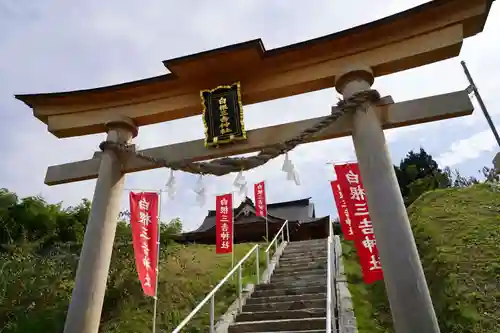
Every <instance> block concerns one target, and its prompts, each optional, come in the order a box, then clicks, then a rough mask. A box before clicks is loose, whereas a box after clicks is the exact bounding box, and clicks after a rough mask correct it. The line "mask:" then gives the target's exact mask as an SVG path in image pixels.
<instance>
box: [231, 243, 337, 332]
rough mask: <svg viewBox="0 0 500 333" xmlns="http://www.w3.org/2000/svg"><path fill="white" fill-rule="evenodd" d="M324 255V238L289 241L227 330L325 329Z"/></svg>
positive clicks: (307, 330) (316, 330) (325, 264)
mask: <svg viewBox="0 0 500 333" xmlns="http://www.w3.org/2000/svg"><path fill="white" fill-rule="evenodd" d="M327 255H328V254H327V240H326V239H321V240H311V241H301V242H291V243H289V244H288V245H287V246H286V247H285V249H284V252H283V254H282V256H281V257H280V258H279V263H278V266H277V268H276V269H275V270H274V272H273V274H272V276H271V280H270V283H269V284H260V285H258V286H257V287H256V288H255V291H254V292H253V293H252V295H251V296H250V298H249V299H248V300H247V301H246V304H245V305H244V306H243V311H242V313H240V314H239V315H238V316H237V317H236V320H235V322H234V323H233V324H231V326H229V330H228V332H229V333H243V332H282V333H285V332H289V333H292V332H297V333H298V332H303V333H306V332H309V333H315V332H325V329H326V292H327V285H326V274H327Z"/></svg>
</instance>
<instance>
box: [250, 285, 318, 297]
mask: <svg viewBox="0 0 500 333" xmlns="http://www.w3.org/2000/svg"><path fill="white" fill-rule="evenodd" d="M325 292H326V284H325V285H324V286H312V287H309V286H307V285H306V286H299V287H295V288H286V289H271V290H256V291H254V292H253V293H252V296H251V297H250V299H252V298H254V297H270V296H285V295H307V294H320V293H325Z"/></svg>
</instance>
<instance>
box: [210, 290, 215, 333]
mask: <svg viewBox="0 0 500 333" xmlns="http://www.w3.org/2000/svg"><path fill="white" fill-rule="evenodd" d="M210 333H215V295H212V297H211V298H210Z"/></svg>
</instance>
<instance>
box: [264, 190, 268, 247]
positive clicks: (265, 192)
mask: <svg viewBox="0 0 500 333" xmlns="http://www.w3.org/2000/svg"><path fill="white" fill-rule="evenodd" d="M264 200H265V201H266V242H267V244H268V245H269V223H268V221H267V183H266V181H265V180H264Z"/></svg>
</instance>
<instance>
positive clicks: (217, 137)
mask: <svg viewBox="0 0 500 333" xmlns="http://www.w3.org/2000/svg"><path fill="white" fill-rule="evenodd" d="M200 95H201V103H202V105H203V125H204V127H205V147H217V146H219V145H220V144H224V143H230V142H234V141H236V140H244V139H246V138H247V135H246V132H245V124H244V122H243V105H242V103H241V92H240V83H239V82H236V83H233V84H232V85H228V86H218V87H217V88H215V89H212V90H202V91H200Z"/></svg>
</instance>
